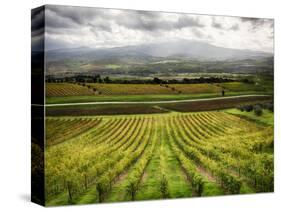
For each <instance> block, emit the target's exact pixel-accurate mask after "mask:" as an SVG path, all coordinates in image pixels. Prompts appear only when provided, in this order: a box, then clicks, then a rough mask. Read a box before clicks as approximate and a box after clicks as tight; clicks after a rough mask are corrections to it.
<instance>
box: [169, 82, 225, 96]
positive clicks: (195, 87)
mask: <svg viewBox="0 0 281 212" xmlns="http://www.w3.org/2000/svg"><path fill="white" fill-rule="evenodd" d="M165 86H168V88H170V89H171V90H174V91H176V92H178V93H180V94H199V93H220V92H221V91H222V88H221V87H220V86H217V85H215V84H210V83H209V84H207V83H202V84H169V85H165Z"/></svg>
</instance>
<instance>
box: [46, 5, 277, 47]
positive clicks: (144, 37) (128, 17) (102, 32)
mask: <svg viewBox="0 0 281 212" xmlns="http://www.w3.org/2000/svg"><path fill="white" fill-rule="evenodd" d="M272 25H273V20H270V19H252V18H248V19H247V18H238V17H227V16H208V15H194V14H192V15H189V14H177V13H163V12H145V11H133V10H114V9H98V8H83V7H62V6H58V7H57V6H48V7H47V10H46V29H47V30H46V31H47V33H46V41H47V44H48V43H51V44H52V45H51V44H50V46H47V49H48V48H49V49H50V48H55V46H56V44H57V46H58V47H59V48H61V47H62V46H64V47H65V48H71V47H78V46H89V47H115V46H125V45H138V44H143V43H154V42H160V41H168V40H175V39H188V40H201V41H204V42H208V43H210V44H213V45H217V46H221V47H226V48H236V49H250V50H258V51H267V52H273V37H272V36H273V27H272Z"/></svg>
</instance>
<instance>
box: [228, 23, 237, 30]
mask: <svg viewBox="0 0 281 212" xmlns="http://www.w3.org/2000/svg"><path fill="white" fill-rule="evenodd" d="M229 29H230V30H233V31H237V30H239V25H238V24H234V25H233V26H232V27H230V28H229Z"/></svg>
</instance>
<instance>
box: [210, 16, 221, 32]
mask: <svg viewBox="0 0 281 212" xmlns="http://www.w3.org/2000/svg"><path fill="white" fill-rule="evenodd" d="M212 27H214V28H216V29H223V26H222V24H221V23H219V22H217V21H216V19H215V18H212Z"/></svg>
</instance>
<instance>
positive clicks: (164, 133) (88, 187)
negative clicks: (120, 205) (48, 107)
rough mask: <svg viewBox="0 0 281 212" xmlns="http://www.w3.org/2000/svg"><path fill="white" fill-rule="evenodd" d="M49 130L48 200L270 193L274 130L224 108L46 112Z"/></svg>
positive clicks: (52, 202)
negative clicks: (136, 112)
mask: <svg viewBox="0 0 281 212" xmlns="http://www.w3.org/2000/svg"><path fill="white" fill-rule="evenodd" d="M78 123H84V124H80V125H78ZM85 126H89V128H88V127H85ZM46 127H47V129H48V131H47V149H46V152H45V180H46V199H47V205H61V204H80V203H94V202H113V201H127V200H144V199H160V198H176V197H193V196H213V195H223V194H239V193H257V192H268V191H273V127H272V126H269V125H260V124H257V123H256V122H253V121H249V120H246V119H244V118H241V117H239V116H235V115H231V114H228V113H225V112H199V113H169V114H155V115H130V116H128V115H127V116H126V115H120V116H101V117H88V118H81V117H77V118H74V117H61V118H56V117H48V118H47V126H46ZM57 132H60V133H57ZM48 133H49V136H48ZM52 134H53V135H55V136H50V135H52ZM70 135H71V136H70Z"/></svg>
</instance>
